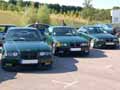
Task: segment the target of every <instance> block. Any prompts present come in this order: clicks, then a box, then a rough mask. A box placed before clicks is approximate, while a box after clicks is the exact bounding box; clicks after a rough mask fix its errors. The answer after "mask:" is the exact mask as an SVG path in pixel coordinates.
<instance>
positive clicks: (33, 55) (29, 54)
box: [21, 52, 38, 59]
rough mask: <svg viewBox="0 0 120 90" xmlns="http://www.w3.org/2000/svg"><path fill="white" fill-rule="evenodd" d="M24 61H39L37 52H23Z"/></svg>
mask: <svg viewBox="0 0 120 90" xmlns="http://www.w3.org/2000/svg"><path fill="white" fill-rule="evenodd" d="M21 58H22V59H37V58H38V54H37V52H21Z"/></svg>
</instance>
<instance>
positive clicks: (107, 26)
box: [95, 24, 113, 34]
mask: <svg viewBox="0 0 120 90" xmlns="http://www.w3.org/2000/svg"><path fill="white" fill-rule="evenodd" d="M95 26H98V27H101V28H103V31H106V32H108V33H110V34H113V26H112V24H96V25H95Z"/></svg>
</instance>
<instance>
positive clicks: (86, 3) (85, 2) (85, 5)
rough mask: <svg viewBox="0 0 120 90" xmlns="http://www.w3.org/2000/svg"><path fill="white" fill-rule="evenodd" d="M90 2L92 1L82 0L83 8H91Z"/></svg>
mask: <svg viewBox="0 0 120 90" xmlns="http://www.w3.org/2000/svg"><path fill="white" fill-rule="evenodd" d="M91 2H92V0H84V3H83V6H84V7H85V8H92V4H91Z"/></svg>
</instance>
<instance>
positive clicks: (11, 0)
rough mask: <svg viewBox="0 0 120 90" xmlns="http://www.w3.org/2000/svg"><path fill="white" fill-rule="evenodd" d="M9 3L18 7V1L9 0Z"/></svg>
mask: <svg viewBox="0 0 120 90" xmlns="http://www.w3.org/2000/svg"><path fill="white" fill-rule="evenodd" d="M8 3H10V4H14V5H16V3H17V0H9V1H8Z"/></svg>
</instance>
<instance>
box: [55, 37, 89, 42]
mask: <svg viewBox="0 0 120 90" xmlns="http://www.w3.org/2000/svg"><path fill="white" fill-rule="evenodd" d="M53 40H55V41H58V42H62V43H72V42H88V41H87V40H86V39H84V38H82V37H79V36H54V37H53Z"/></svg>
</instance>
